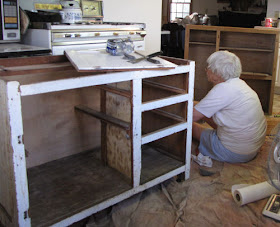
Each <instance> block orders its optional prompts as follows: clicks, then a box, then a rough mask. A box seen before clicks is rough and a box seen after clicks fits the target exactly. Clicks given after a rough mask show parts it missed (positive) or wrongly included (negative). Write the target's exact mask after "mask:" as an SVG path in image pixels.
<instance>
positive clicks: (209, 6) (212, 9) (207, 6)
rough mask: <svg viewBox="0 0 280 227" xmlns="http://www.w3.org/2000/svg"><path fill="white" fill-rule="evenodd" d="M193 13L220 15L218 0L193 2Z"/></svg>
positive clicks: (196, 0)
mask: <svg viewBox="0 0 280 227" xmlns="http://www.w3.org/2000/svg"><path fill="white" fill-rule="evenodd" d="M192 12H197V13H199V14H205V13H207V14H208V15H218V3H217V0H193V1H192Z"/></svg>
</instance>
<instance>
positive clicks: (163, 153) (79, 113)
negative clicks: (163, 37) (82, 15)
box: [0, 56, 194, 226]
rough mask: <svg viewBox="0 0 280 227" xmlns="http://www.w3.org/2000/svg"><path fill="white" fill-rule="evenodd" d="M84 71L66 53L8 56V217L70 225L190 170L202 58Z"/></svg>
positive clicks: (0, 170) (2, 100) (4, 201)
mask: <svg viewBox="0 0 280 227" xmlns="http://www.w3.org/2000/svg"><path fill="white" fill-rule="evenodd" d="M166 59H168V60H169V61H172V62H173V63H175V64H177V65H178V66H176V67H175V68H173V69H168V70H163V69H161V68H158V69H154V70H150V71H147V70H141V71H126V72H103V73H102V72H99V73H97V72H87V73H78V72H77V71H76V70H74V68H73V67H72V65H71V64H70V63H69V62H68V61H67V60H66V59H65V57H64V56H47V57H32V58H18V59H16V58H15V59H1V60H0V65H1V66H2V68H3V69H4V70H2V71H1V72H0V105H1V110H0V124H1V128H0V148H1V149H0V163H1V165H0V184H1V190H0V204H1V209H0V221H1V223H2V224H3V225H4V226H30V225H32V226H51V225H55V226H68V225H70V224H71V223H73V222H76V221H78V220H81V219H83V218H85V217H87V216H89V215H91V214H93V213H95V212H98V211H100V210H102V209H104V208H107V207H109V206H111V205H114V204H116V203H118V202H120V201H122V200H124V199H126V198H129V197H130V196H132V195H134V194H136V193H138V192H141V191H143V190H145V189H147V188H150V187H152V186H154V185H156V184H158V183H160V182H163V181H165V180H167V179H169V178H171V177H173V176H176V175H178V174H181V173H183V174H184V175H185V179H187V178H188V177H189V171H190V158H191V154H190V152H191V140H192V133H191V132H192V107H193V87H194V62H192V61H187V60H183V59H173V58H166Z"/></svg>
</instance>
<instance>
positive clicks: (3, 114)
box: [0, 81, 17, 226]
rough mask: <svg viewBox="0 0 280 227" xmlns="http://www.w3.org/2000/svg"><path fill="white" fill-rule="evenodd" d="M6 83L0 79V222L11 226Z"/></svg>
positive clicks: (12, 208)
mask: <svg viewBox="0 0 280 227" xmlns="http://www.w3.org/2000/svg"><path fill="white" fill-rule="evenodd" d="M7 96H8V94H7V84H6V83H5V82H4V81H0V106H1V109H0V125H1V127H0V150H1V152H0V163H1V164H0V173H1V174H0V184H1V190H0V223H2V224H3V225H4V226H11V225H12V224H13V223H14V224H15V225H16V223H17V215H16V211H17V208H16V198H15V196H14V195H15V193H16V189H15V187H16V186H15V176H14V174H13V173H14V170H13V166H12V163H13V152H14V151H13V148H12V145H11V140H12V139H11V127H10V116H9V111H8V97H7Z"/></svg>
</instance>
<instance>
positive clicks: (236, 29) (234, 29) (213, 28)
mask: <svg viewBox="0 0 280 227" xmlns="http://www.w3.org/2000/svg"><path fill="white" fill-rule="evenodd" d="M186 28H187V29H193V30H209V31H227V32H248V33H264V34H279V31H280V29H276V28H275V29H264V28H263V27H261V26H259V27H255V28H241V27H224V26H208V25H192V24H188V25H186Z"/></svg>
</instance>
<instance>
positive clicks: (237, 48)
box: [219, 46, 274, 53]
mask: <svg viewBox="0 0 280 227" xmlns="http://www.w3.org/2000/svg"><path fill="white" fill-rule="evenodd" d="M219 49H220V50H238V51H251V52H268V53H273V51H274V50H269V49H257V48H241V47H221V46H220V48H219Z"/></svg>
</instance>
